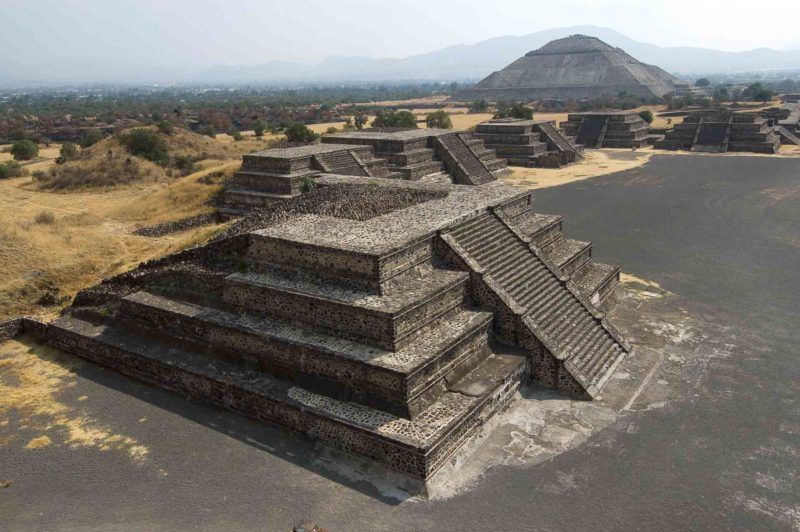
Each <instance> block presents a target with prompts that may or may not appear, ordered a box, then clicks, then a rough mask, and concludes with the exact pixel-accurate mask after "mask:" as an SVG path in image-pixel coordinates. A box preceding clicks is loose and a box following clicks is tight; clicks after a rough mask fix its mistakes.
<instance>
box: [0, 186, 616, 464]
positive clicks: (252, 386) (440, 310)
mask: <svg viewBox="0 0 800 532" xmlns="http://www.w3.org/2000/svg"><path fill="white" fill-rule="evenodd" d="M317 185H318V186H317V188H316V189H314V190H312V191H310V192H307V193H304V194H302V195H300V196H298V197H295V198H290V199H286V200H284V201H282V202H277V203H275V204H273V205H272V206H271V208H270V209H262V210H259V211H257V212H256V213H254V214H253V215H252V216H249V217H247V218H244V219H242V220H240V221H239V222H237V223H236V224H235V225H234V226H233V227H232V228H231V229H229V233H228V234H227V235H223V236H222V237H220V238H219V239H218V240H216V241H213V242H211V243H208V244H205V245H203V246H200V247H197V248H193V249H190V250H186V251H183V252H180V253H177V254H174V255H171V256H168V257H166V258H164V259H160V260H156V261H152V262H150V263H148V264H144V265H141V266H140V267H138V268H137V269H135V270H133V271H131V272H129V273H126V274H123V275H120V276H118V277H115V278H112V279H109V280H106V281H105V282H103V283H101V284H100V285H98V286H96V287H94V288H91V289H88V290H85V291H82V292H81V293H80V294H79V295H78V296H77V297H76V299H75V302H74V303H73V305H72V306H71V307H70V308H68V309H67V310H66V311H65V313H64V314H63V315H62V316H61V317H60V318H58V319H56V320H55V321H53V322H51V323H42V322H39V321H35V320H31V319H22V320H15V321H12V322H6V323H0V337H1V336H5V337H8V336H11V335H15V334H19V333H21V332H25V333H28V334H30V335H33V336H34V337H35V338H37V339H39V340H41V341H43V342H46V343H48V344H50V345H52V346H54V347H56V348H58V349H61V350H63V351H66V352H69V353H73V354H75V355H78V356H81V357H84V358H86V359H88V360H91V361H94V362H96V363H98V364H101V365H103V366H107V367H110V368H112V369H114V370H116V371H119V372H121V373H123V374H126V375H129V376H132V377H134V378H137V379H140V380H143V381H145V382H148V383H152V384H155V385H157V386H160V387H163V388H166V389H169V390H173V391H176V392H178V393H181V394H184V395H187V396H190V397H200V398H204V399H207V400H210V401H212V402H214V403H217V404H219V405H221V406H223V407H225V408H228V409H231V410H234V411H236V412H240V413H243V414H246V415H248V416H252V417H254V418H257V419H260V420H264V421H268V422H271V423H275V424H277V425H280V426H282V427H285V428H287V429H289V430H292V431H294V432H297V433H300V434H304V435H306V436H308V437H310V438H314V439H317V440H320V441H322V442H324V443H326V444H329V445H332V446H336V447H338V448H341V449H344V450H346V451H349V452H351V453H354V454H356V455H360V456H365V457H369V458H371V459H374V460H376V461H378V462H380V463H382V464H384V465H385V466H388V467H389V468H392V469H394V470H397V471H399V472H401V473H404V474H406V475H409V476H411V477H413V478H416V479H429V478H430V477H431V476H432V475H434V474H435V473H436V472H437V470H439V469H440V468H441V467H442V465H443V464H445V463H447V462H448V461H449V460H450V459H451V458H452V457H453V456H454V454H455V453H456V452H457V451H458V450H459V449H460V448H462V446H464V444H465V443H466V442H467V441H469V440H470V439H471V438H473V437H475V436H477V435H479V434H480V432H481V428H482V427H483V425H484V424H485V423H486V422H487V421H488V420H489V419H490V418H491V417H492V416H493V415H494V414H496V413H497V412H499V411H500V410H501V409H503V408H504V407H505V406H506V405H507V403H508V402H509V401H510V400H511V398H512V397H513V396H514V393H515V391H516V390H517V389H518V387H519V386H520V385H521V384H524V383H526V382H528V381H529V380H535V381H536V382H538V383H541V384H544V385H546V386H551V387H555V388H558V389H560V390H563V391H564V392H567V393H569V394H573V395H575V396H577V397H580V398H586V399H590V398H593V397H595V396H596V395H597V394H598V393H599V391H600V390H601V388H602V387H603V385H604V383H605V382H606V381H607V380H608V378H609V377H610V375H611V374H612V373H613V371H614V369H615V368H616V367H617V365H618V364H619V362H620V361H621V360H622V359H623V358H624V357H625V355H626V353H628V352H629V351H630V349H631V347H630V345H629V344H628V343H627V342H626V341H625V340H624V339H623V338H622V337H621V336H620V335H619V334H618V333H617V331H616V330H615V329H614V327H613V326H612V325H611V324H610V323H609V322H608V320H607V319H606V318H605V316H604V314H603V312H602V311H601V310H599V308H598V306H597V303H598V302H599V301H600V300H601V299H602V298H603V297H605V296H606V295H607V294H608V292H609V291H610V290H611V289H612V288H613V286H614V284H615V282H616V276H617V275H618V271H619V270H618V268H615V267H612V266H607V265H602V264H596V263H594V262H593V261H592V260H591V244H590V243H588V242H579V241H574V240H567V239H565V238H563V235H562V234H561V218H560V217H559V216H553V215H542V214H539V213H535V212H533V211H532V210H531V195H530V192H528V191H520V190H518V189H516V188H514V187H511V186H508V185H504V184H502V183H500V182H499V181H492V182H489V183H486V184H484V185H482V186H468V185H455V184H452V183H445V182H440V181H424V180H421V181H408V180H399V179H374V180H366V179H364V178H363V177H359V176H341V175H334V174H323V175H321V176H319V177H317ZM0 339H2V338H0Z"/></svg>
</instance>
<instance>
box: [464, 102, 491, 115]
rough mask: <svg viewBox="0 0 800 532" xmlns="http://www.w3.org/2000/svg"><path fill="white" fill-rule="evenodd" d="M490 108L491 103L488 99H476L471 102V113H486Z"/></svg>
mask: <svg viewBox="0 0 800 532" xmlns="http://www.w3.org/2000/svg"><path fill="white" fill-rule="evenodd" d="M488 110H489V103H488V102H487V101H486V100H483V99H481V100H475V101H474V102H472V103H471V104H469V112H470V113H485V112H486V111H488Z"/></svg>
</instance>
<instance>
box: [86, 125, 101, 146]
mask: <svg viewBox="0 0 800 532" xmlns="http://www.w3.org/2000/svg"><path fill="white" fill-rule="evenodd" d="M101 140H103V133H102V132H101V131H100V130H99V129H88V130H86V131H85V132H84V133H83V136H82V137H81V148H90V147H92V146H94V145H95V144H97V143H98V142H100V141H101Z"/></svg>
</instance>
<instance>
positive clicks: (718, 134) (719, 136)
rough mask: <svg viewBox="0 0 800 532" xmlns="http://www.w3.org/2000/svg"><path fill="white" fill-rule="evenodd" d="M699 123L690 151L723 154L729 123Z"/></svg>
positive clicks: (728, 133)
mask: <svg viewBox="0 0 800 532" xmlns="http://www.w3.org/2000/svg"><path fill="white" fill-rule="evenodd" d="M732 121H733V120H732V119H731V121H729V122H701V123H700V124H699V126H698V128H697V133H696V136H695V141H694V144H693V145H692V151H695V152H706V153H724V152H725V151H727V139H728V138H730V127H731V122H732Z"/></svg>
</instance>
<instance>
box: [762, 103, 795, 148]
mask: <svg viewBox="0 0 800 532" xmlns="http://www.w3.org/2000/svg"><path fill="white" fill-rule="evenodd" d="M787 100H791V98H788V99H787ZM759 115H760V116H761V117H762V118H764V119H765V120H766V121H767V124H768V125H769V126H771V127H772V128H773V130H774V131H775V134H776V135H778V137H779V138H780V141H781V144H791V145H794V146H798V145H800V103H797V102H791V101H786V102H784V103H783V104H782V105H781V106H780V107H771V108H769V109H765V110H764V111H761V112H760V113H759Z"/></svg>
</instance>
